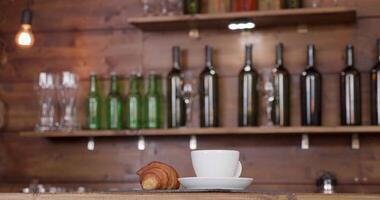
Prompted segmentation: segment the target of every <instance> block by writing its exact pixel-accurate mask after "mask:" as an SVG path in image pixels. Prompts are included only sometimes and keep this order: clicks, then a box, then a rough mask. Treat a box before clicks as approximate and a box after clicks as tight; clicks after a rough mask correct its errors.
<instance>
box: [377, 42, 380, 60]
mask: <svg viewBox="0 0 380 200" xmlns="http://www.w3.org/2000/svg"><path fill="white" fill-rule="evenodd" d="M377 62H379V63H380V39H378V40H377Z"/></svg>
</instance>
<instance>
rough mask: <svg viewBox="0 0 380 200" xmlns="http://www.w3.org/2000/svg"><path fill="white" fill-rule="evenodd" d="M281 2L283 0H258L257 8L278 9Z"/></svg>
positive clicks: (280, 6) (281, 4)
mask: <svg viewBox="0 0 380 200" xmlns="http://www.w3.org/2000/svg"><path fill="white" fill-rule="evenodd" d="M283 3H284V1H283V0H258V10H279V9H281V8H283Z"/></svg>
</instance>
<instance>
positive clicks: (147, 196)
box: [0, 192, 380, 200]
mask: <svg viewBox="0 0 380 200" xmlns="http://www.w3.org/2000/svg"><path fill="white" fill-rule="evenodd" d="M31 199H33V200H73V199H75V200H90V199H91V200H100V199H101V200H104V199H107V200H130V199H133V200H140V199H141V200H193V199H197V200H210V199H215V200H218V199H220V200H247V199H252V200H378V199H380V195H365V194H363V195H362V194H332V195H323V194H258V193H151V192H148V193H144V192H132V193H86V194H70V193H66V194H37V195H32V194H6V193H4V194H0V200H31Z"/></svg>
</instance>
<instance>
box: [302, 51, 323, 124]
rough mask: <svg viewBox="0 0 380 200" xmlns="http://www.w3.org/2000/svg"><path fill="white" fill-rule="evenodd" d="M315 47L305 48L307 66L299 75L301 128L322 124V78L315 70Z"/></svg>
mask: <svg viewBox="0 0 380 200" xmlns="http://www.w3.org/2000/svg"><path fill="white" fill-rule="evenodd" d="M314 58H315V47H314V45H309V46H308V47H307V66H306V70H305V71H304V72H302V74H301V80H300V84H301V118H302V119H301V121H302V126H320V125H321V124H322V76H321V74H320V73H319V72H318V71H317V70H316V69H315V63H314Z"/></svg>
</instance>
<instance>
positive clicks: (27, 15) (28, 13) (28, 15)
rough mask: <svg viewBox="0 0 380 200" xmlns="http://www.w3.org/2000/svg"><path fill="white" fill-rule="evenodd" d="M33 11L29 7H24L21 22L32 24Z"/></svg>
mask: <svg viewBox="0 0 380 200" xmlns="http://www.w3.org/2000/svg"><path fill="white" fill-rule="evenodd" d="M32 19H33V12H32V10H30V9H25V10H23V11H22V14H21V24H29V25H32Z"/></svg>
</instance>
